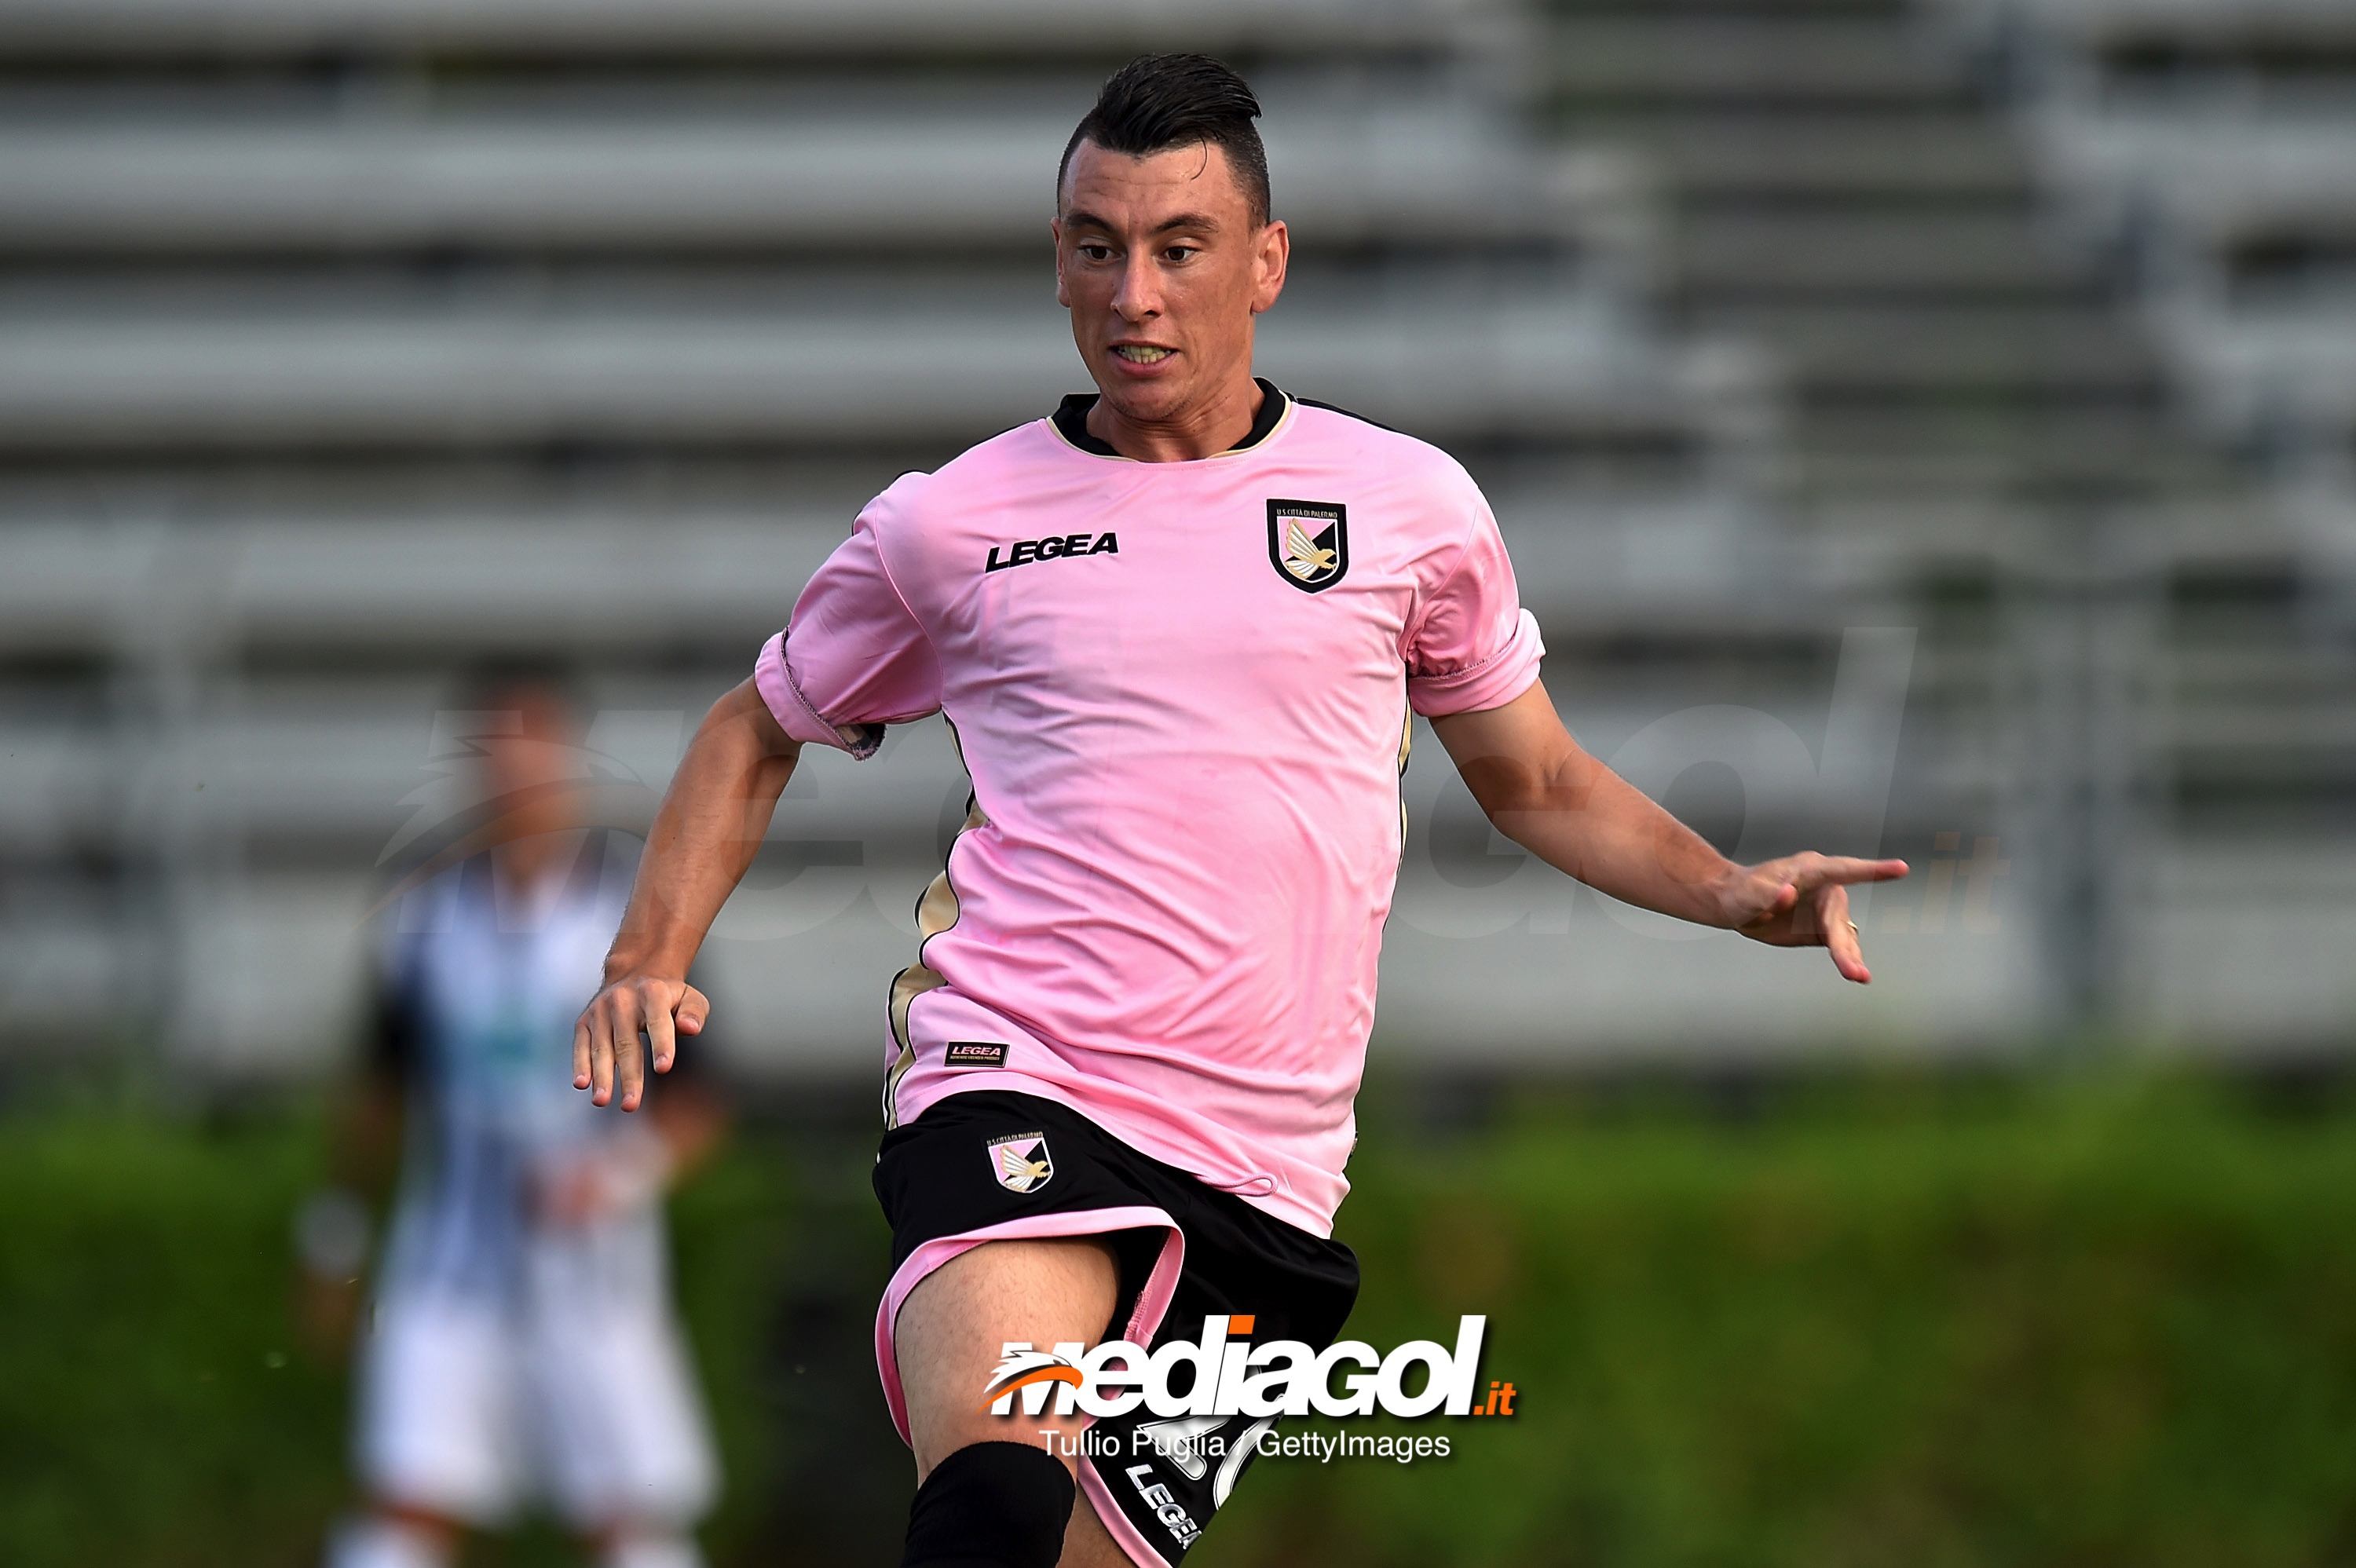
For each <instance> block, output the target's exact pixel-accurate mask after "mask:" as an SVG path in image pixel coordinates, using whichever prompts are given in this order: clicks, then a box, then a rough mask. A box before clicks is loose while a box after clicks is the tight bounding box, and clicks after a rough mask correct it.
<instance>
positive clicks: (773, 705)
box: [753, 627, 883, 760]
mask: <svg viewBox="0 0 2356 1568" xmlns="http://www.w3.org/2000/svg"><path fill="white" fill-rule="evenodd" d="M791 632H792V628H791V627H787V629H786V630H785V631H783V632H779V633H778V634H777V635H776V636H774V637H771V638H770V639H769V640H768V641H767V642H766V643H764V644H763V645H761V656H760V657H759V658H757V659H755V660H754V661H753V687H754V689H755V690H756V691H758V692H759V693H760V694H761V700H762V701H763V702H765V703H766V704H768V707H769V712H770V714H771V715H772V716H773V717H775V718H776V721H777V727H778V728H779V729H781V730H783V731H785V732H786V733H787V734H788V735H790V736H792V737H793V738H794V739H795V740H797V741H800V742H802V744H804V745H806V746H832V747H835V748H836V749H838V750H840V751H845V752H850V753H851V755H852V756H854V757H858V758H861V759H862V760H863V759H865V758H867V757H871V756H873V755H874V754H875V748H876V747H878V746H880V745H882V744H883V726H882V725H880V724H875V725H869V726H866V727H864V728H862V729H860V730H855V731H852V732H851V735H845V734H844V733H843V732H842V731H840V730H838V729H836V728H835V727H834V726H833V725H831V724H830V723H828V722H827V721H826V716H825V715H824V714H822V713H820V712H819V710H818V709H817V708H815V707H814V706H812V705H811V702H810V699H809V698H808V697H805V696H804V695H803V694H802V688H801V687H800V686H799V685H798V684H797V683H796V682H795V680H794V675H793V671H792V670H791V669H790V668H789V667H787V664H786V638H787V636H788V635H791ZM854 735H855V736H857V737H858V739H856V740H854V739H853V738H852V736H854Z"/></svg>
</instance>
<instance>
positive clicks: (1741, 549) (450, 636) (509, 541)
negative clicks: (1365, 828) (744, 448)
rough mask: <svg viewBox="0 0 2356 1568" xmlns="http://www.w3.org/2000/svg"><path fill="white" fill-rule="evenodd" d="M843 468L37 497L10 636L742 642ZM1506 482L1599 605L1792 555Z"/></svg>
mask: <svg viewBox="0 0 2356 1568" xmlns="http://www.w3.org/2000/svg"><path fill="white" fill-rule="evenodd" d="M830 491H831V493H830V495H829V496H827V498H826V499H825V500H823V501H821V500H819V499H817V498H815V497H812V496H809V495H808V494H807V493H798V494H794V495H790V496H781V497H780V499H779V502H778V504H777V505H776V506H774V507H764V506H755V505H744V504H735V505H732V506H729V507H711V506H696V507H677V508H673V509H667V510H662V511H649V510H645V509H634V508H631V507H626V506H623V507H581V506H552V505H540V506H530V505H516V506H509V507H505V508H501V509H496V510H494V509H487V508H484V509H464V510H456V509H444V510H440V511H417V512H400V511H393V512H387V511H382V510H379V511H374V512H369V513H366V514H357V515H356V514H348V513H347V514H341V515H337V514H333V513H328V512H325V511H320V512H303V513H301V514H299V515H296V514H290V513H289V512H288V510H287V508H286V507H284V506H283V505H282V506H278V507H271V508H268V509H267V510H262V509H259V508H251V507H249V508H243V509H241V508H239V507H236V506H235V505H234V504H233V503H232V504H224V503H222V502H221V501H219V500H212V501H207V502H203V503H200V504H198V506H197V507H194V508H193V510H194V513H195V515H194V516H183V517H157V518H154V519H150V520H142V519H141V518H139V517H137V516H135V515H134V516H132V517H117V518H113V519H109V520H96V519H91V518H80V519H67V518H63V517H59V516H58V515H57V513H56V512H55V511H54V510H45V509H44V508H41V507H37V506H34V505H31V504H19V505H17V506H16V507H12V508H11V511H12V512H13V513H14V514H15V515H14V516H12V517H11V519H10V521H9V524H8V526H7V527H6V528H5V529H0V655H5V656H20V657H21V656H36V657H39V656H54V655H74V656H102V657H106V658H118V659H121V660H123V661H124V662H125V664H126V665H128V666H134V667H135V666H136V665H137V664H138V663H139V662H140V661H141V660H142V659H143V658H150V657H153V658H158V659H162V658H175V657H187V658H190V659H192V660H194V661H196V662H197V663H198V664H200V665H201V664H203V663H205V662H206V661H208V660H212V659H217V658H219V657H220V656H224V655H230V656H234V655H236V654H237V653H238V652H239V651H240V650H244V649H251V648H276V649H297V650H308V651H310V652H313V653H317V652H322V651H327V650H342V651H345V652H352V651H369V650H376V651H380V652H381V651H391V652H394V653H400V652H403V651H407V652H412V653H413V652H421V651H423V652H427V653H428V662H429V663H439V662H442V661H443V660H444V659H445V658H446V657H447V656H451V655H452V654H454V653H464V652H465V651H466V650H470V649H471V650H477V651H480V650H486V649H491V648H497V647H501V646H521V647H560V648H564V649H568V650H570V651H572V652H573V653H574V654H576V655H581V656H591V657H596V656H608V655H610V656H615V657H619V658H624V659H626V658H629V657H631V656H642V655H644V654H645V653H646V652H647V651H648V650H650V649H669V650H677V649H681V648H692V649H700V650H701V651H702V652H704V653H705V654H707V655H709V656H714V657H719V658H725V657H728V656H732V655H733V654H735V653H740V652H744V650H746V649H749V648H750V647H752V646H753V645H755V644H756V643H757V642H758V641H759V640H760V639H761V638H763V637H766V635H768V634H769V633H770V632H772V631H774V630H776V627H777V626H778V625H779V624H782V623H783V621H784V619H785V616H786V613H787V610H788V609H789V608H790V607H791V605H792V603H793V600H794V597H795V595H796V594H798V592H800V590H801V585H802V584H803V582H805V581H807V580H808V579H809V575H810V573H811V572H812V571H815V570H817V568H818V565H819V562H820V561H822V560H824V559H825V558H826V556H827V553H828V552H829V551H830V550H832V549H834V548H835V546H836V545H837V544H838V543H840V542H841V540H842V539H843V538H844V537H845V536H846V535H847V534H848V533H849V531H850V529H851V518H852V517H853V515H854V514H855V513H856V511H857V509H858V507H859V506H860V505H861V503H862V500H863V499H864V497H863V496H859V495H856V494H854V493H852V492H851V491H848V490H845V489H843V488H841V485H839V484H838V485H834V486H831V487H830ZM1491 499H1492V503H1493V505H1494V507H1495V508H1496V512H1497V516H1498V519H1499V523H1500V526H1501V527H1502V528H1504V530H1505V537H1506V539H1507V540H1508V542H1509V544H1510V545H1511V547H1512V549H1513V551H1514V556H1515V561H1516V562H1517V563H1518V568H1519V571H1518V575H1519V580H1520V582H1521V586H1522V591H1523V593H1524V596H1525V597H1526V599H1528V600H1529V601H1530V602H1531V603H1536V604H1540V605H1545V606H1571V605H1575V606H1577V607H1578V609H1579V613H1580V615H1581V616H1582V618H1586V619H1590V620H1591V619H1594V618H1596V617H1598V616H1599V615H1601V614H1602V613H1603V612H1605V611H1607V610H1608V609H1609V608H1611V607H1612V606H1613V605H1620V606H1623V607H1625V606H1629V605H1632V604H1633V605H1639V606H1641V607H1643V609H1644V611H1645V613H1650V612H1652V611H1654V610H1658V609H1662V608H1665V607H1674V606H1675V605H1676V604H1677V603H1680V602H1683V603H1687V604H1691V605H1697V606H1701V607H1705V608H1707V610H1708V612H1709V613H1711V614H1712V615H1713V617H1714V618H1715V619H1716V620H1718V621H1719V622H1721V623H1722V622H1724V621H1725V620H1726V619H1727V615H1728V612H1727V609H1726V601H1727V599H1728V598H1729V597H1730V594H1731V592H1733V591H1734V589H1735V588H1736V587H1737V586H1738V585H1741V584H1748V585H1751V586H1752V587H1754V588H1755V587H1758V586H1760V585H1761V584H1762V583H1764V582H1768V581H1772V574H1773V572H1774V571H1776V570H1777V565H1776V562H1775V560H1774V559H1773V553H1772V552H1773V549H1774V539H1773V536H1772V532H1771V531H1769V530H1767V529H1766V528H1765V526H1764V523H1763V521H1762V517H1760V516H1759V514H1758V511H1757V508H1756V506H1755V504H1754V503H1752V502H1750V501H1748V500H1746V498H1745V497H1744V496H1742V495H1741V494H1740V492H1737V491H1733V490H1726V489H1708V488H1701V487H1675V488H1670V489H1666V490H1644V491H1635V492H1630V491H1627V490H1619V489H1614V490H1588V491H1584V492H1582V491H1577V490H1568V489H1565V488H1563V487H1560V486H1558V485H1553V484H1550V483H1547V482H1546V480H1545V479H1544V478H1543V477H1542V476H1540V477H1535V478H1530V479H1525V480H1520V481H1516V482H1512V483H1509V484H1507V485H1502V486H1493V487H1492V496H1491ZM1606 618H1607V619H1608V617H1606ZM1753 619H1756V617H1753ZM747 656H749V655H747Z"/></svg>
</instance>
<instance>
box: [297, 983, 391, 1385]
mask: <svg viewBox="0 0 2356 1568" xmlns="http://www.w3.org/2000/svg"><path fill="white" fill-rule="evenodd" d="M417 1029H418V1024H417V1017H416V1011H415V1008H413V1006H412V1003H411V1001H410V999H409V997H407V996H406V995H404V994H403V993H402V990H401V989H400V987H397V986H395V985H393V984H391V983H390V982H389V981H388V980H387V979H386V978H385V977H384V976H379V977H378V979H377V981H376V983H375V992H374V995H373V996H372V997H371V998H370V1004H369V1019H368V1038H367V1040H366V1043H365V1049H364V1052H363V1056H362V1060H361V1062H360V1066H359V1071H358V1072H356V1073H354V1074H353V1075H352V1077H351V1078H350V1080H349V1081H348V1083H345V1084H344V1085H342V1087H341V1088H340V1089H339V1090H338V1092H337V1097H336V1100H335V1102H334V1104H333V1105H332V1107H331V1108H330V1110H329V1113H328V1151H327V1182H326V1184H325V1185H324V1186H322V1187H320V1188H319V1189H316V1191H314V1192H312V1193H311V1194H310V1196H309V1197H307V1198H306V1199H305V1200H304V1202H303V1206H302V1208H301V1209H300V1210H299V1211H297V1212H296V1215H295V1263H296V1269H295V1329H296V1332H297V1333H298V1334H299V1335H300V1337H301V1343H302V1346H303V1349H305V1351H306V1352H308V1353H309V1354H311V1355H312V1356H314V1357H316V1358H317V1359H319V1360H341V1359H342V1357H343V1355H344V1353H345V1351H346V1350H347V1349H348V1347H349V1345H350V1342H351V1334H352V1325H353V1323H354V1321H355V1319H356V1318H357V1317H358V1316H359V1301H360V1292H361V1281H362V1277H363V1275H364V1273H365V1270H366V1267H367V1264H368V1262H369V1242H370V1239H371V1238H372V1237H373V1236H374V1235H375V1233H376V1232H378V1230H379V1229H380V1221H381V1219H382V1217H383V1214H384V1211H385V1210H386V1208H387V1206H388V1200H389V1199H390V1197H391V1192H392V1188H393V1183H394V1180H395V1179H396V1178H397V1177H398V1176H399V1174H400V1169H401V1151H402V1131H403V1127H404V1125H405V1122H406V1119H407V1117H406V1113H407V1110H408V1097H409V1085H410V1082H411V1080H412V1076H413V1072H414V1069H415V1065H416V1061H417V1052H418V1049H419V1041H418V1038H417Z"/></svg>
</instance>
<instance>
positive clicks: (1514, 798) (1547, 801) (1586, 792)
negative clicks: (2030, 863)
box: [1431, 682, 1906, 985]
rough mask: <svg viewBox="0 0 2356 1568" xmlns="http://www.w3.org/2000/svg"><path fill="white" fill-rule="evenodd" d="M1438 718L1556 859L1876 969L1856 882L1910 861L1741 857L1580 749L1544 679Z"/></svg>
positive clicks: (1524, 835) (1863, 971)
mask: <svg viewBox="0 0 2356 1568" xmlns="http://www.w3.org/2000/svg"><path fill="white" fill-rule="evenodd" d="M1431 727H1432V729H1433V731H1435V732H1436V733H1437V734H1438V735H1439V736H1440V744H1441V745H1443V746H1445V747H1447V748H1448V754H1449V755H1450V756H1451V757H1453V758H1454V759H1455V760H1456V766H1457V769H1458V771H1459V772H1461V773H1462V774H1463V775H1464V782H1465V784H1466V785H1467V786H1469V787H1470V788H1471V790H1472V798H1473V799H1474V800H1476V801H1478V802H1480V805H1481V809H1482V810H1483V811H1484V812H1486V813H1487V814H1488V816H1489V820H1490V821H1491V822H1493V823H1494V824H1495V825H1496V827H1497V830H1498V831H1499V832H1500V833H1503V834H1504V835H1505V837H1508V838H1510V839H1512V840H1513V841H1514V842H1515V843H1516V844H1519V845H1520V846H1521V847H1522V848H1525V849H1527V850H1528V851H1529V852H1530V853H1532V854H1533V855H1536V856H1537V857H1538V859H1542V860H1544V861H1546V862H1547V864H1548V865H1550V866H1553V867H1555V868H1556V869H1559V870H1562V871H1565V872H1568V873H1569V874H1570V875H1571V876H1574V877H1576V878H1578V879H1579V880H1580V881H1582V882H1585V883H1587V884H1588V885H1589V886H1590V887H1591V888H1594V889H1596V890H1598V891H1601V892H1604V893H1608V894H1610V895H1611V896H1612V897H1613V898H1615V899H1619V900H1621V901H1623V902H1626V903H1632V904H1636V905H1639V906H1641V907H1643V908H1644V909H1649V910H1657V911H1659V912H1661V913H1663V914H1668V915H1675V916H1676V917H1677V918H1678V919H1680V920H1689V921H1693V922H1695V923H1697V924H1701V925H1715V926H1721V927H1724V928H1725V929H1727V930H1730V931H1738V932H1740V933H1742V934H1743V935H1745V936H1748V937H1750V938H1751V939H1752V940H1754V941H1758V942H1764V943H1769V944H1772V945H1775V946H1778V947H1824V948H1827V949H1829V950H1830V951H1831V954H1832V960H1833V966H1834V967H1835V968H1837V969H1838V970H1839V971H1840V972H1841V974H1842V976H1844V977H1846V978H1847V979H1850V980H1854V981H1857V982H1858V984H1860V985H1862V984H1864V983H1865V982H1866V981H1867V980H1869V979H1870V978H1872V976H1871V974H1870V972H1869V970H1868V969H1867V968H1866V966H1865V955H1864V952H1863V950H1862V949H1861V947H1860V946H1859V944H1858V933H1857V928H1856V926H1855V925H1854V924H1853V923H1851V922H1850V920H1849V913H1848V889H1849V887H1850V885H1851V884H1854V883H1858V882H1881V881H1889V880H1893V879H1895V878H1898V877H1902V876H1904V875H1905V874H1906V862H1905V861H1903V860H1858V859H1847V858H1845V857H1841V856H1833V855H1818V854H1815V853H1813V852H1811V853H1807V854H1801V855H1787V856H1785V857H1783V859H1777V860H1767V861H1762V863H1760V864H1759V865H1756V866H1740V865H1737V864H1735V863H1734V862H1733V861H1731V860H1730V859H1727V858H1726V857H1725V856H1723V855H1721V854H1719V852H1718V851H1717V850H1715V849H1713V848H1710V847H1709V845H1708V843H1707V842H1705V841H1704V840H1703V838H1702V837H1701V836H1700V835H1699V834H1697V833H1696V832H1694V831H1693V829H1691V828H1689V827H1687V826H1686V825H1685V824H1684V823H1682V822H1679V821H1678V820H1677V819H1676V817H1674V816H1670V815H1669V814H1668V813H1667V812H1666V811H1664V810H1663V809H1662V808H1661V807H1660V806H1659V805H1656V804H1655V803H1654V802H1653V801H1652V800H1651V799H1649V798H1648V797H1646V796H1645V795H1644V793H1643V792H1642V791H1640V790H1638V789H1637V788H1635V786H1633V784H1629V783H1628V782H1627V781H1626V780H1625V779H1622V777H1620V775H1619V774H1617V773H1613V772H1612V770H1611V769H1610V768H1607V767H1605V766H1604V765H1603V764H1602V763H1600V762H1597V761H1596V760H1595V759H1594V758H1593V757H1590V756H1589V755H1588V754H1587V752H1585V751H1583V750H1581V749H1580V744H1579V742H1578V741H1574V740H1572V739H1571V737H1570V732H1569V731H1567V730H1565V729H1564V728H1563V726H1562V720H1561V719H1560V718H1559V717H1558V715H1557V714H1556V712H1555V709H1554V703H1553V700H1552V699H1549V698H1548V697H1547V693H1546V687H1545V685H1544V683H1543V682H1534V683H1532V684H1531V686H1530V688H1528V689H1527V690H1526V691H1524V692H1523V693H1522V694H1521V695H1520V696H1519V697H1517V698H1515V699H1513V700H1512V701H1511V702H1508V703H1505V705H1504V706H1503V707H1499V708H1490V709H1482V710H1480V711H1478V712H1472V713H1455V714H1450V715H1448V716H1447V717H1444V718H1439V719H1434V720H1432V724H1431Z"/></svg>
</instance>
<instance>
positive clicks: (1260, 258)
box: [1251, 218, 1292, 315]
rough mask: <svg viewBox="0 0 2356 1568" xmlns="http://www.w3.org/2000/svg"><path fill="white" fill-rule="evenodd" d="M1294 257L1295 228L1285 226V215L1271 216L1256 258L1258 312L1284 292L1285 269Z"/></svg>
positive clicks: (1254, 290)
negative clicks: (1281, 216)
mask: <svg viewBox="0 0 2356 1568" xmlns="http://www.w3.org/2000/svg"><path fill="white" fill-rule="evenodd" d="M1291 260H1292V231H1291V230H1290V229H1287V228H1286V227H1285V226H1284V219H1280V218H1271V219H1269V220H1268V224H1267V226H1266V227H1264V228H1263V229H1260V231H1259V248H1258V252H1257V253H1256V254H1255V255H1254V256H1253V258H1252V266H1253V269H1254V271H1256V272H1258V279H1257V280H1256V281H1255V282H1254V283H1253V285H1252V306H1251V307H1252V314H1253V315H1258V314H1259V313H1260V312H1261V311H1264V310H1266V309H1268V308H1269V306H1270V305H1272V304H1275V303H1276V298H1277V296H1278V295H1279V294H1280V293H1284V271H1285V267H1286V265H1287V263H1289V262H1290V261H1291Z"/></svg>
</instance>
